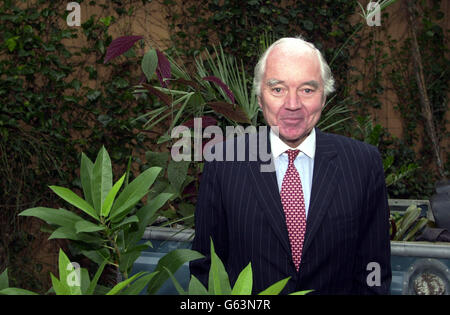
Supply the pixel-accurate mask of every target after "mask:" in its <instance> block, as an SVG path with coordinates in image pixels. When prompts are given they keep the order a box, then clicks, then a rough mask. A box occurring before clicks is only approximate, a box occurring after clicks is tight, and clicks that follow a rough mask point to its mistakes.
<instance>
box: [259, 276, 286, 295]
mask: <svg viewBox="0 0 450 315" xmlns="http://www.w3.org/2000/svg"><path fill="white" fill-rule="evenodd" d="M289 279H291V277H287V278H286V279H282V280H280V281H278V282H276V283H274V284H272V285H271V286H270V287H268V288H267V289H265V290H264V291H262V292H260V293H259V294H258V295H278V294H280V292H281V291H283V289H284V287H285V286H286V284H287V283H288V281H289Z"/></svg>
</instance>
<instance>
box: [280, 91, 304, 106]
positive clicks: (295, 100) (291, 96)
mask: <svg viewBox="0 0 450 315" xmlns="http://www.w3.org/2000/svg"><path fill="white" fill-rule="evenodd" d="M284 105H285V108H286V109H289V110H296V109H300V108H301V107H302V101H301V99H300V96H299V95H298V94H297V93H296V91H289V92H288V93H287V95H286V98H285V102H284Z"/></svg>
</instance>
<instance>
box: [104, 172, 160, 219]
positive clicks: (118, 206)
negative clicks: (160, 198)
mask: <svg viewBox="0 0 450 315" xmlns="http://www.w3.org/2000/svg"><path fill="white" fill-rule="evenodd" d="M159 172H161V168H160V167H151V168H149V169H147V170H146V171H144V172H143V173H142V174H140V175H139V176H138V177H137V178H136V179H135V180H133V181H132V182H131V183H130V184H128V186H127V187H125V189H124V190H123V191H122V192H121V193H120V195H119V197H117V199H116V202H114V205H113V207H112V209H111V213H110V216H109V219H111V220H113V219H114V218H116V217H118V216H120V215H121V214H123V213H126V212H127V210H130V209H132V207H134V206H135V205H136V203H137V202H138V201H139V200H141V199H142V198H143V197H144V196H145V195H146V194H147V193H148V189H149V188H150V186H151V185H152V184H153V182H154V181H155V179H156V177H157V176H158V174H159Z"/></svg>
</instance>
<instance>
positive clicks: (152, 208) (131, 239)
mask: <svg viewBox="0 0 450 315" xmlns="http://www.w3.org/2000/svg"><path fill="white" fill-rule="evenodd" d="M172 196H173V194H169V193H161V194H159V195H158V196H156V197H155V198H153V199H152V200H150V201H148V202H147V205H145V206H143V207H142V208H141V209H139V210H138V211H137V212H136V216H137V217H138V218H139V224H138V230H137V231H135V232H132V233H130V234H129V236H128V238H127V245H126V247H129V246H133V245H134V244H136V243H137V242H139V240H140V239H142V236H143V235H144V233H145V228H146V227H147V226H149V225H150V224H151V223H153V222H152V220H154V219H155V218H156V216H155V213H156V211H157V210H158V209H159V208H161V207H162V206H163V205H164V204H165V203H166V202H167V200H169V199H170V198H171V197H172Z"/></svg>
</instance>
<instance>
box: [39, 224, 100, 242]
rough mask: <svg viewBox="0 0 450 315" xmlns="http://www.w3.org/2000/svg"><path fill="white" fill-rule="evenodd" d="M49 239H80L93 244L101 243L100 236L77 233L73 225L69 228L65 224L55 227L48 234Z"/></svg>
mask: <svg viewBox="0 0 450 315" xmlns="http://www.w3.org/2000/svg"><path fill="white" fill-rule="evenodd" d="M48 239H49V240H52V239H69V240H73V241H81V242H85V243H91V244H93V245H98V244H101V243H102V238H100V237H96V236H94V235H90V234H85V233H77V232H76V230H75V227H73V228H70V227H67V226H61V227H59V228H57V229H56V230H55V231H53V233H52V234H51V235H50V236H49V238H48Z"/></svg>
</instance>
